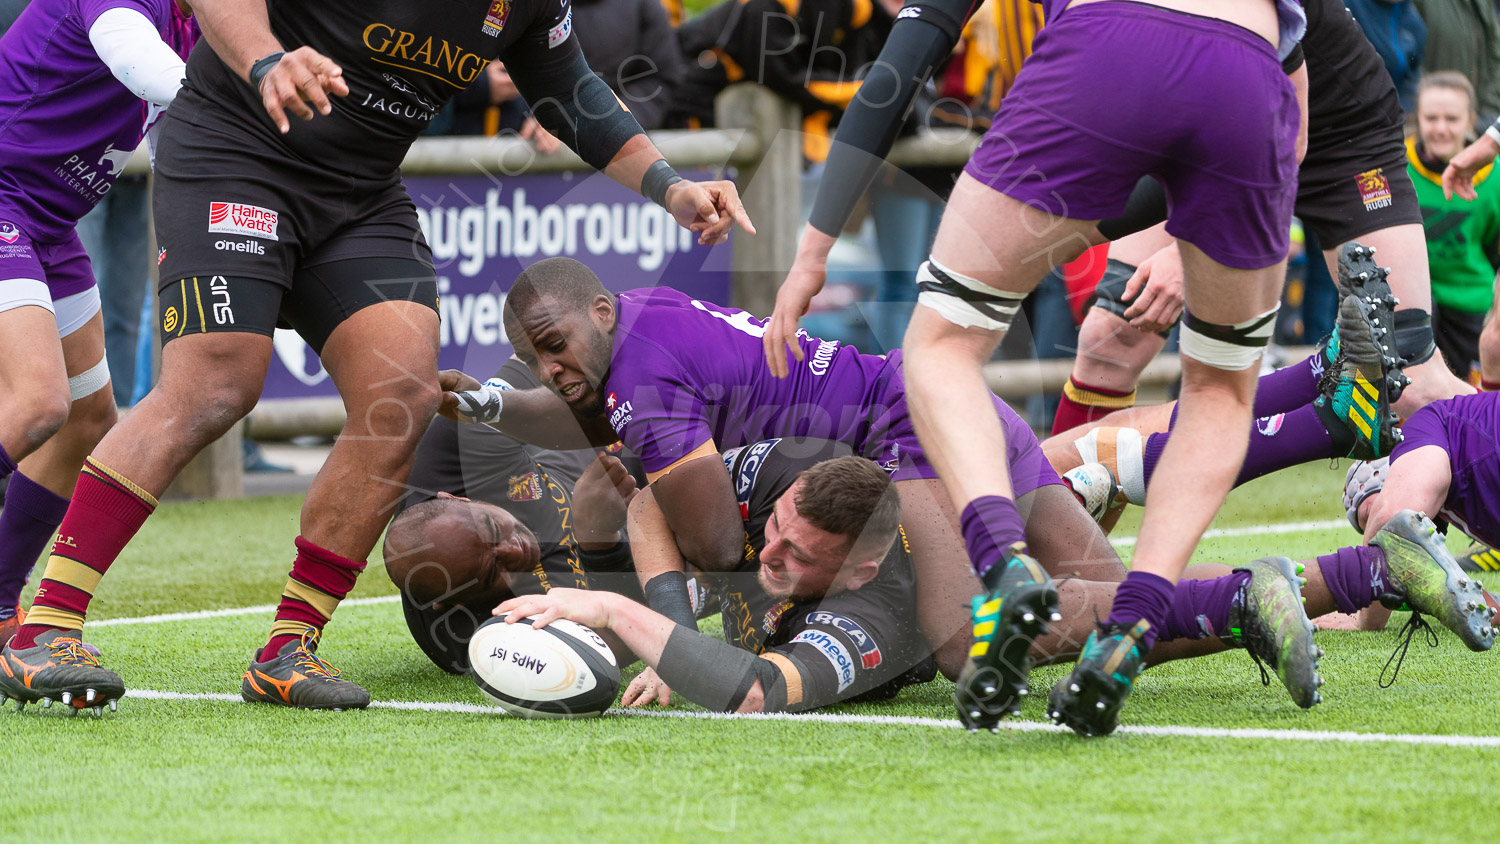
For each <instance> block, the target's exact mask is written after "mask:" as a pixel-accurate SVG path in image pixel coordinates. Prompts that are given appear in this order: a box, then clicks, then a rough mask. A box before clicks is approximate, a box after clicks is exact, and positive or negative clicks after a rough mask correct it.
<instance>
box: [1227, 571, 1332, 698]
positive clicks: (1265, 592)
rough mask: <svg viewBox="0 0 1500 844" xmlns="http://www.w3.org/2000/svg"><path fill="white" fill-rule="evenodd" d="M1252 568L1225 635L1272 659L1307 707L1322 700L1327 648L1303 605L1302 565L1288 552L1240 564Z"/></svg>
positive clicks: (1256, 656) (1263, 661) (1262, 659)
mask: <svg viewBox="0 0 1500 844" xmlns="http://www.w3.org/2000/svg"><path fill="white" fill-rule="evenodd" d="M1235 571H1236V572H1241V571H1243V572H1249V573H1250V579H1249V580H1247V581H1245V585H1244V586H1242V587H1240V593H1239V594H1238V595H1236V596H1235V600H1234V604H1233V605H1232V606H1231V607H1230V609H1229V629H1228V630H1225V631H1224V632H1222V633H1221V634H1220V635H1219V638H1220V639H1221V640H1222V641H1223V642H1224V643H1225V644H1227V645H1230V646H1232V647H1242V648H1244V649H1245V650H1247V651H1249V652H1250V658H1251V659H1253V660H1255V662H1256V664H1257V665H1260V666H1262V668H1261V672H1262V676H1263V677H1264V680H1265V683H1266V685H1270V683H1271V680H1270V678H1269V677H1266V676H1265V668H1264V666H1267V665H1269V666H1270V667H1271V670H1273V671H1275V672H1276V676H1278V677H1280V678H1281V683H1282V685H1284V686H1286V690H1287V691H1288V692H1291V694H1292V700H1294V701H1296V703H1297V705H1298V706H1300V707H1302V708H1303V709H1310V708H1312V707H1313V706H1314V705H1315V704H1318V703H1322V702H1323V697H1322V695H1320V694H1318V689H1319V687H1321V686H1322V685H1323V678H1322V677H1319V676H1318V658H1319V657H1321V656H1322V655H1323V651H1322V650H1321V649H1320V648H1319V647H1318V646H1317V645H1314V644H1313V629H1314V628H1313V623H1312V621H1310V620H1309V619H1308V617H1307V611H1306V610H1304V609H1303V607H1302V585H1303V584H1304V583H1306V582H1307V581H1306V580H1303V579H1302V578H1301V577H1298V575H1300V574H1301V573H1302V567H1301V566H1299V565H1298V564H1296V563H1294V562H1292V561H1291V560H1289V559H1287V558H1286V557H1265V558H1262V559H1259V560H1256V561H1254V562H1252V563H1250V564H1248V565H1245V566H1241V567H1240V568H1237V569H1235Z"/></svg>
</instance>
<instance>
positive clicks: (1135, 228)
mask: <svg viewBox="0 0 1500 844" xmlns="http://www.w3.org/2000/svg"><path fill="white" fill-rule="evenodd" d="M1166 219H1167V192H1166V191H1164V190H1162V187H1161V182H1158V181H1157V180H1155V179H1153V178H1151V177H1150V176H1144V177H1142V178H1141V180H1140V181H1139V182H1136V183H1135V190H1133V191H1131V192H1130V199H1128V200H1127V201H1126V202H1125V213H1123V214H1121V215H1120V216H1118V217H1115V218H1114V219H1112V220H1100V221H1099V233H1100V234H1102V235H1104V237H1105V238H1106V239H1108V240H1119V239H1120V238H1122V237H1124V236H1126V235H1128V234H1135V233H1136V232H1140V231H1145V230H1146V229H1149V228H1151V227H1152V226H1154V225H1156V224H1157V223H1160V222H1163V221H1165V220H1166Z"/></svg>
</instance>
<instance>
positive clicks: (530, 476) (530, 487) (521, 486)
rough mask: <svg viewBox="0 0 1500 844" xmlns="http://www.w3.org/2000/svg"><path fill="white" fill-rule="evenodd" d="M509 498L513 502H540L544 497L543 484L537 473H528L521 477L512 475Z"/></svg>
mask: <svg viewBox="0 0 1500 844" xmlns="http://www.w3.org/2000/svg"><path fill="white" fill-rule="evenodd" d="M507 497H508V498H510V500H511V501H538V500H540V499H541V497H542V482H541V481H540V480H539V479H538V478H537V476H536V473H535V472H527V473H526V474H524V475H519V476H517V475H512V476H511V479H510V490H509V494H508V496H507Z"/></svg>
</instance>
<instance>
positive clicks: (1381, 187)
mask: <svg viewBox="0 0 1500 844" xmlns="http://www.w3.org/2000/svg"><path fill="white" fill-rule="evenodd" d="M1354 183H1355V184H1356V185H1358V186H1359V198H1360V200H1362V201H1363V202H1364V203H1365V210H1366V211H1375V210H1378V209H1381V208H1389V207H1390V206H1391V202H1392V199H1391V183H1390V181H1389V180H1387V179H1386V177H1385V168H1383V167H1377V168H1375V169H1374V170H1366V171H1365V172H1363V173H1360V174H1359V175H1358V176H1355V177H1354Z"/></svg>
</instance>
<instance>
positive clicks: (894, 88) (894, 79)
mask: <svg viewBox="0 0 1500 844" xmlns="http://www.w3.org/2000/svg"><path fill="white" fill-rule="evenodd" d="M945 22H946V19H945ZM961 27H962V22H954V25H953V26H951V27H950V26H945V25H939V24H938V22H937V21H932V20H899V21H897V22H896V25H895V26H894V27H892V28H891V35H890V38H889V39H887V40H886V42H885V46H884V47H882V48H881V50H880V58H879V59H878V60H877V61H876V63H875V65H874V66H873V67H871V68H870V72H869V75H867V76H866V77H865V80H864V82H862V83H861V84H860V86H859V93H858V94H857V95H855V97H854V100H853V101H852V102H850V103H849V108H848V109H847V110H845V112H844V117H843V119H842V120H840V121H839V128H838V131H837V132H836V133H834V136H833V148H832V149H831V150H830V151H829V155H828V164H827V167H826V168H825V170H824V172H823V178H822V180H821V181H820V182H819V183H818V194H817V197H816V198H815V199H814V200H813V209H812V216H811V217H809V218H808V222H809V223H811V224H812V226H813V228H815V229H817V230H818V231H820V232H823V233H824V234H827V235H834V236H836V235H838V233H839V232H840V231H842V230H843V228H844V224H845V223H847V222H848V221H849V218H850V216H852V215H853V214H854V207H855V206H856V205H858V204H859V198H860V197H861V196H863V195H864V193H865V190H866V189H867V188H869V186H870V182H871V181H873V180H874V178H875V174H876V172H878V171H879V170H880V165H881V164H882V163H884V161H885V157H886V155H887V154H889V153H890V151H891V146H892V145H893V144H895V143H896V136H897V135H898V134H900V132H901V120H902V116H903V115H904V114H906V109H907V107H908V106H910V105H911V102H912V100H913V99H915V98H916V96H917V91H918V89H920V88H921V86H922V85H924V84H926V82H927V78H928V77H929V76H931V75H932V71H933V69H934V68H936V67H937V66H938V64H940V63H941V62H942V61H944V60H945V59H946V58H947V56H948V54H949V52H950V51H952V49H953V45H954V44H955V43H957V41H958V31H959V29H960V28H961Z"/></svg>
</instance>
